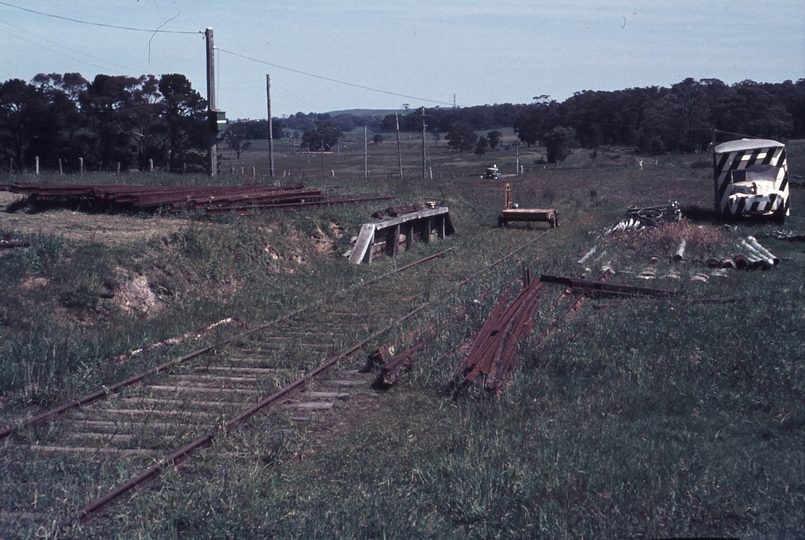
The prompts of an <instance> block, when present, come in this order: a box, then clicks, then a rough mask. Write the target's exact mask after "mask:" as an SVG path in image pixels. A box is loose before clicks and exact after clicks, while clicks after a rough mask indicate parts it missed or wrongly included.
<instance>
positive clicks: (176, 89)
mask: <svg viewBox="0 0 805 540" xmlns="http://www.w3.org/2000/svg"><path fill="white" fill-rule="evenodd" d="M159 91H160V92H161V93H162V97H163V100H164V102H165V109H164V112H163V115H164V119H165V122H166V124H167V125H166V128H167V154H168V168H169V170H170V171H180V170H183V169H184V165H183V164H185V163H188V162H189V163H191V164H195V165H196V166H201V162H202V161H203V160H202V159H201V158H200V154H199V153H198V149H202V148H205V147H206V146H207V138H208V136H209V124H208V122H209V119H208V117H207V101H206V100H205V99H204V98H202V97H201V95H200V94H199V93H198V92H197V91H196V90H194V89H193V86H192V85H191V84H190V81H189V80H187V77H185V76H184V75H182V74H179V73H172V74H167V75H162V77H160V79H159Z"/></svg>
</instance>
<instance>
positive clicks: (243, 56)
mask: <svg viewBox="0 0 805 540" xmlns="http://www.w3.org/2000/svg"><path fill="white" fill-rule="evenodd" d="M0 3H2V2H0ZM216 49H217V50H219V51H220V52H223V53H227V54H231V55H232V56H237V57H239V58H243V59H244V60H251V61H252V62H257V63H258V64H264V65H266V66H271V67H275V68H279V69H284V70H286V71H290V72H292V73H298V74H299V75H305V76H307V77H313V78H316V79H320V80H322V81H328V82H332V83H336V84H343V85H345V86H351V87H353V88H360V89H361V90H369V91H371V92H378V93H381V94H387V95H390V96H397V97H403V98H406V99H416V100H419V101H426V102H428V103H438V104H439V105H451V104H450V103H448V102H446V101H437V100H433V99H426V98H422V97H417V96H409V95H407V94H399V93H397V92H390V91H388V90H380V89H379V88H371V87H369V86H363V85H360V84H354V83H350V82H346V81H339V80H338V79H331V78H329V77H323V76H321V75H316V74H314V73H307V72H305V71H300V70H298V69H293V68H289V67H285V66H281V65H279V64H272V63H271V62H266V61H265V60H259V59H257V58H252V57H250V56H245V55H243V54H238V53H235V52H232V51H227V50H225V49H221V48H219V47H216Z"/></svg>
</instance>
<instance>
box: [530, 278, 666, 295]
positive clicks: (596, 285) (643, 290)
mask: <svg viewBox="0 0 805 540" xmlns="http://www.w3.org/2000/svg"><path fill="white" fill-rule="evenodd" d="M539 280H540V281H542V282H544V283H555V284H557V285H564V286H566V287H571V288H573V289H585V290H589V291H597V292H605V293H611V294H628V295H638V296H641V295H642V296H673V295H676V294H679V291H672V290H668V289H652V288H649V287H635V286H632V285H616V284H614V283H603V282H601V281H590V280H588V279H573V278H569V277H562V276H553V275H550V274H542V275H541V276H540V277H539Z"/></svg>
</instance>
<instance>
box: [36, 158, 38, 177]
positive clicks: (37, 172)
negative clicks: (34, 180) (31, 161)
mask: <svg viewBox="0 0 805 540" xmlns="http://www.w3.org/2000/svg"><path fill="white" fill-rule="evenodd" d="M36 176H39V156H36Z"/></svg>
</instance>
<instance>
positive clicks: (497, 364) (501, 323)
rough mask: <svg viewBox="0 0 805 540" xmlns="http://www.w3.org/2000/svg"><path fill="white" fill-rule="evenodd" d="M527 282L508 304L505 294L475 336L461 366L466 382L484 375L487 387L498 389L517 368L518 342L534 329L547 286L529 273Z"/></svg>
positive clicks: (489, 389)
mask: <svg viewBox="0 0 805 540" xmlns="http://www.w3.org/2000/svg"><path fill="white" fill-rule="evenodd" d="M525 282H526V286H525V288H524V289H523V290H522V292H520V294H519V295H517V297H516V298H515V299H514V301H513V302H512V303H511V305H509V306H508V307H506V304H507V303H508V301H509V295H508V294H505V295H503V298H501V299H500V301H499V302H498V303H497V305H496V306H495V307H494V309H493V310H492V313H491V314H490V315H489V318H488V319H487V321H486V323H485V324H484V325H483V327H482V328H481V330H480V331H479V332H478V335H477V336H476V337H475V340H474V341H473V343H472V346H471V347H470V350H469V352H468V353H467V354H466V356H465V357H464V358H463V359H462V362H461V367H460V368H459V369H460V371H461V373H462V374H463V375H464V381H463V382H464V384H469V383H472V382H474V381H475V380H476V379H477V378H478V376H479V375H484V376H486V383H485V386H486V389H487V390H488V391H490V392H493V393H494V392H497V391H499V390H500V389H501V387H502V385H503V383H504V382H505V381H506V379H507V378H508V377H509V375H511V373H512V371H513V370H514V367H515V361H516V355H515V352H516V350H517V344H518V343H519V341H520V339H521V338H522V337H524V336H527V335H528V334H530V333H531V330H532V329H533V325H534V321H533V317H534V314H535V313H536V311H537V308H538V307H539V298H540V295H541V294H542V292H543V291H544V290H545V288H546V285H545V283H541V282H539V281H533V282H532V281H531V276H530V275H529V274H526V279H525Z"/></svg>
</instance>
